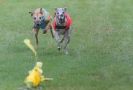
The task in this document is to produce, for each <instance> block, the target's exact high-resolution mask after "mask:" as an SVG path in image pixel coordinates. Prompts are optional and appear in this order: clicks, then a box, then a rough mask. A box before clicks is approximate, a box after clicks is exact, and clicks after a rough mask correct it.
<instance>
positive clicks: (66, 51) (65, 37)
mask: <svg viewBox="0 0 133 90" xmlns="http://www.w3.org/2000/svg"><path fill="white" fill-rule="evenodd" d="M69 41H70V37H69V31H66V32H65V34H64V52H65V54H68V48H67V46H68V43H69Z"/></svg>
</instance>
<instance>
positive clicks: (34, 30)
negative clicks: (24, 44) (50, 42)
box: [33, 29, 39, 48]
mask: <svg viewBox="0 0 133 90" xmlns="http://www.w3.org/2000/svg"><path fill="white" fill-rule="evenodd" d="M33 32H34V35H35V40H36V48H37V47H38V43H39V41H38V32H39V30H38V29H33Z"/></svg>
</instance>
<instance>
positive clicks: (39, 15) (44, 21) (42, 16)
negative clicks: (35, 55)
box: [29, 8, 54, 47]
mask: <svg viewBox="0 0 133 90" xmlns="http://www.w3.org/2000/svg"><path fill="white" fill-rule="evenodd" d="M29 13H30V14H31V16H32V18H33V22H34V25H33V32H34V34H35V39H36V46H37V47H38V32H39V29H42V32H43V34H45V33H46V32H47V31H48V30H50V31H51V34H52V37H54V36H53V32H52V24H51V21H52V16H51V15H50V14H49V12H48V11H46V10H45V9H44V8H37V9H35V10H34V11H33V12H29Z"/></svg>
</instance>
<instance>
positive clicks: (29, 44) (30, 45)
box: [24, 39, 37, 56]
mask: <svg viewBox="0 0 133 90" xmlns="http://www.w3.org/2000/svg"><path fill="white" fill-rule="evenodd" d="M24 43H25V44H26V45H27V46H28V47H29V48H30V49H31V50H32V52H33V53H34V54H35V56H36V55H37V52H36V50H35V49H34V47H33V45H32V44H31V41H30V40H29V39H24Z"/></svg>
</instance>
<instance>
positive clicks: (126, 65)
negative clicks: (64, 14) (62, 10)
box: [0, 0, 133, 90]
mask: <svg viewBox="0 0 133 90" xmlns="http://www.w3.org/2000/svg"><path fill="white" fill-rule="evenodd" d="M38 7H44V8H46V9H47V10H48V11H49V12H50V13H51V14H53V12H54V8H55V7H67V8H68V11H69V13H70V14H71V16H72V18H73V32H72V38H71V42H70V46H69V51H70V54H69V55H64V54H62V53H60V52H58V51H57V48H56V44H55V41H54V40H53V39H52V38H51V35H50V33H48V34H47V35H43V34H42V33H41V32H40V34H39V40H40V44H39V49H38V50H37V51H38V56H39V60H40V61H42V62H43V63H44V67H43V71H44V74H45V76H47V77H52V78H54V80H53V81H50V82H47V83H43V87H44V89H43V90H133V86H132V85H133V30H132V29H133V0H0V90H18V89H19V88H21V87H23V86H24V83H23V81H24V79H25V77H26V75H27V73H28V71H29V70H30V69H32V68H33V66H34V64H35V62H36V61H35V58H34V55H33V54H32V52H31V51H30V50H29V49H28V48H27V47H26V46H25V45H24V43H23V40H24V39H25V38H29V39H31V40H32V42H34V38H33V35H32V33H31V29H32V18H31V17H30V15H29V14H28V12H29V11H32V10H34V9H35V8H38Z"/></svg>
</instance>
